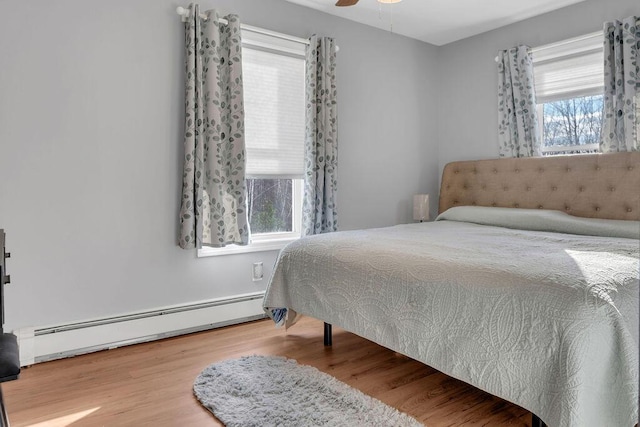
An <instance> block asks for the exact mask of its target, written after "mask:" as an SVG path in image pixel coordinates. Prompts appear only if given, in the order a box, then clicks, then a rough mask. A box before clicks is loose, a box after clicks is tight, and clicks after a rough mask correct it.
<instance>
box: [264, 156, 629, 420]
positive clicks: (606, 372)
mask: <svg viewBox="0 0 640 427" xmlns="http://www.w3.org/2000/svg"><path fill="white" fill-rule="evenodd" d="M639 189H640V153H614V154H595V155H577V156H560V157H549V158H526V159H496V160H478V161H463V162H453V163H449V164H448V165H446V166H445V168H444V171H443V176H442V182H441V189H440V199H439V212H440V215H439V216H438V218H437V219H436V221H433V222H427V223H415V224H403V225H397V226H393V227H386V228H380V229H370V230H353V231H341V232H336V233H329V234H324V235H317V236H309V237H305V238H302V239H300V240H298V241H296V242H293V243H291V244H289V245H288V246H287V247H285V248H284V249H283V250H282V251H281V252H280V254H279V257H278V260H277V262H276V267H275V269H274V272H273V275H272V277H271V281H270V283H269V286H268V288H267V292H266V294H265V299H264V307H265V311H266V312H267V314H268V315H269V316H271V317H272V318H273V319H274V321H276V323H277V324H281V325H282V324H283V325H286V326H287V327H289V326H291V325H293V324H294V323H295V321H296V319H297V318H298V317H299V316H301V315H306V316H312V317H315V318H317V319H320V320H322V321H324V322H326V324H327V325H330V324H333V325H337V326H340V327H341V328H344V329H345V330H348V331H350V332H353V333H355V334H357V335H360V336H362V337H364V338H367V339H369V340H372V341H374V342H376V343H378V344H381V345H383V346H385V347H387V348H390V349H392V350H394V351H397V352H399V353H402V354H405V355H407V356H409V357H412V358H414V359H416V360H419V361H421V362H423V363H425V364H427V365H429V366H431V367H433V368H436V369H438V370H440V371H442V372H444V373H445V374H447V375H450V376H452V377H455V378H457V379H460V380H462V381H465V382H467V383H469V384H471V385H473V386H475V387H478V388H480V389H482V390H485V391H487V392H489V393H491V394H493V395H496V396H499V397H501V398H503V399H506V400H509V401H511V402H513V403H515V404H518V405H520V406H522V407H524V408H525V409H527V410H530V411H531V412H532V413H533V414H535V415H536V416H537V417H539V419H541V420H542V421H543V422H544V423H546V424H547V425H549V426H550V427H558V426H576V427H577V426H579V427H588V426H598V427H600V426H605V425H607V426H621V427H626V426H628V427H632V426H634V425H635V424H636V423H637V421H638V362H639V360H638V292H639V263H640V255H639V246H640V241H639V239H640V191H639Z"/></svg>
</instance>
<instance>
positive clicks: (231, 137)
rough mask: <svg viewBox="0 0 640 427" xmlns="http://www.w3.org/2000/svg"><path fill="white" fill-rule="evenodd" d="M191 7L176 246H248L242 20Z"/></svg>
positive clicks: (188, 25) (187, 39)
mask: <svg viewBox="0 0 640 427" xmlns="http://www.w3.org/2000/svg"><path fill="white" fill-rule="evenodd" d="M205 13H206V15H207V18H206V19H202V18H201V17H200V11H199V7H198V5H197V4H191V5H190V6H189V17H188V18H187V21H186V23H185V34H186V54H185V56H186V100H185V109H186V117H185V136H184V173H183V178H182V179H183V181H182V203H181V208H180V237H179V245H180V247H182V248H184V249H191V248H201V247H202V246H214V247H222V246H225V245H226V244H229V243H235V244H240V245H246V244H247V243H248V242H249V226H248V221H247V209H246V204H247V202H246V185H245V172H244V171H245V149H244V105H243V91H242V51H241V41H240V21H239V19H238V17H237V16H236V15H229V16H226V17H225V18H226V20H227V21H228V24H222V23H221V22H220V21H219V19H220V17H219V16H218V13H217V12H216V11H207V12H205Z"/></svg>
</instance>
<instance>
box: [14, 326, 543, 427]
mask: <svg viewBox="0 0 640 427" xmlns="http://www.w3.org/2000/svg"><path fill="white" fill-rule="evenodd" d="M322 332H323V328H322V322H320V321H317V320H315V319H310V318H303V319H302V320H301V321H300V322H299V323H298V324H296V325H295V326H293V327H292V328H291V329H289V331H287V332H285V330H284V329H276V328H275V327H274V326H273V323H272V322H271V321H270V320H260V321H256V322H252V323H246V324H242V325H236V326H229V327H225V328H221V329H216V330H212V331H207V332H201V333H196V334H190V335H185V336H180V337H176V338H170V339H166V340H161V341H155V342H151V343H146V344H138V345H133V346H128V347H123V348H118V349H114V350H108V351H102V352H97V353H93V354H88V355H83V356H77V357H74V358H69V359H62V360H56V361H52V362H46V363H40V364H36V365H33V366H31V367H28V368H25V369H23V371H22V374H21V377H20V379H19V380H17V381H12V382H7V383H4V384H2V389H3V392H4V398H5V403H6V406H7V410H8V413H9V419H10V421H11V425H12V426H13V427H21V426H30V427H45V426H46V427H57V426H73V427H81V426H90V427H93V426H197V427H199V426H219V425H221V424H220V423H219V422H218V421H217V420H216V418H215V417H214V416H213V415H212V414H211V413H210V412H209V411H208V410H206V409H204V408H203V407H202V406H201V405H200V404H199V403H198V401H197V400H196V399H195V398H194V396H193V393H192V388H191V387H192V384H193V380H194V379H195V377H196V376H197V375H198V374H199V373H200V371H202V369H204V368H205V367H206V366H207V365H209V364H211V363H213V362H216V361H219V360H223V359H228V358H234V357H239V356H243V355H250V354H273V355H280V356H286V357H289V358H292V359H296V360H297V361H298V362H299V363H302V364H307V365H312V366H315V367H316V368H318V369H320V370H321V371H324V372H327V373H329V374H331V375H333V376H334V377H336V378H338V379H340V380H342V381H344V382H346V383H347V384H350V385H351V386H353V387H355V388H357V389H359V390H361V391H363V392H364V393H366V394H368V395H370V396H373V397H375V398H377V399H380V400H382V401H383V402H385V403H387V404H389V405H391V406H393V407H395V408H398V409H399V410H401V411H403V412H406V413H408V414H410V415H411V416H413V417H415V418H417V419H418V420H420V421H421V422H423V423H424V424H425V425H427V426H428V427H448V426H491V427H501V426H529V425H530V422H531V415H530V413H529V412H527V411H526V410H524V409H522V408H520V407H518V406H516V405H513V404H511V403H509V402H506V401H504V400H501V399H499V398H497V397H494V396H491V395H489V394H487V393H484V392H482V391H480V390H478V389H476V388H474V387H471V386H469V385H467V384H465V383H463V382H461V381H457V380H455V379H453V378H450V377H448V376H446V375H444V374H442V373H440V372H438V371H436V370H434V369H432V368H430V367H428V366H425V365H424V364H422V363H419V362H416V361H414V360H412V359H409V358H407V357H405V356H402V355H399V354H397V353H394V352H392V351H390V350H387V349H385V348H383V347H380V346H378V345H377V344H374V343H372V342H370V341H367V340H365V339H363V338H360V337H358V336H356V335H353V334H351V333H348V332H345V331H343V330H341V329H338V328H334V331H333V347H327V348H325V347H324V346H323V343H322Z"/></svg>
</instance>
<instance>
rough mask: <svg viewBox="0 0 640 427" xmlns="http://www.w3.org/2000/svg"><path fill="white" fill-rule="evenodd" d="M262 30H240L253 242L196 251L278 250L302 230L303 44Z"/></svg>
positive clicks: (219, 252)
mask: <svg viewBox="0 0 640 427" xmlns="http://www.w3.org/2000/svg"><path fill="white" fill-rule="evenodd" d="M266 33H267V32H266V31H262V30H259V31H256V30H254V29H251V30H249V29H247V28H246V27H243V30H242V38H243V40H242V72H243V83H244V109H245V144H246V158H247V168H246V178H247V205H248V217H249V224H250V230H251V241H250V244H249V246H235V245H229V246H227V247H225V248H203V249H201V250H200V251H199V252H198V254H199V256H209V255H224V254H229V253H242V252H252V251H261V250H274V249H279V248H281V247H282V246H284V244H286V243H287V242H289V241H291V240H293V239H297V238H299V237H300V235H301V230H302V194H303V176H304V132H305V122H304V121H305V117H304V115H305V88H304V77H305V45H304V44H303V43H301V42H300V41H294V40H290V39H289V38H283V37H282V35H277V34H275V33H273V34H274V35H271V34H266ZM285 37H286V36H285ZM291 39H292V38H291Z"/></svg>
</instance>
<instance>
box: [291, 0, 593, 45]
mask: <svg viewBox="0 0 640 427" xmlns="http://www.w3.org/2000/svg"><path fill="white" fill-rule="evenodd" d="M287 1H288V2H291V3H296V4H299V5H302V6H306V7H310V8H313V9H317V10H321V11H323V12H326V13H330V14H332V15H336V16H340V17H342V18H345V19H350V20H352V21H357V22H361V23H363V24H367V25H371V26H373V27H377V28H380V29H383V30H387V31H390V30H391V27H392V24H393V32H394V33H398V34H402V35H403V36H407V37H411V38H414V39H418V40H422V41H425V42H427V43H431V44H434V45H438V46H441V45H444V44H447V43H451V42H454V41H456V40H460V39H464V38H466V37H471V36H474V35H476V34H480V33H483V32H485V31H489V30H493V29H495V28H498V27H502V26H504V25H509V24H512V23H514V22H518V21H521V20H523V19H527V18H531V17H533V16H536V15H541V14H543V13H546V12H550V11H552V10H555V9H560V8H562V7H565V6H568V5H571V4H574V3H580V2H581V1H584V0H402V1H401V2H400V3H395V4H381V3H378V2H377V1H376V0H360V1H359V3H358V4H356V5H355V6H349V7H336V6H335V0H287Z"/></svg>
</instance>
